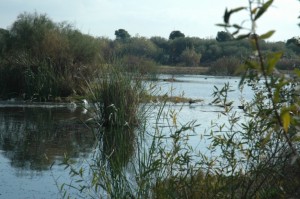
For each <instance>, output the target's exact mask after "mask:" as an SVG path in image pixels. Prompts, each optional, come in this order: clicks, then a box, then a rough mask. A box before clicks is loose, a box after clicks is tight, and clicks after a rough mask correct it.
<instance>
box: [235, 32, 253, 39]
mask: <svg viewBox="0 0 300 199" xmlns="http://www.w3.org/2000/svg"><path fill="white" fill-rule="evenodd" d="M249 36H250V33H249V34H243V35H239V36H237V38H236V39H237V40H242V39H245V38H248V37H249Z"/></svg>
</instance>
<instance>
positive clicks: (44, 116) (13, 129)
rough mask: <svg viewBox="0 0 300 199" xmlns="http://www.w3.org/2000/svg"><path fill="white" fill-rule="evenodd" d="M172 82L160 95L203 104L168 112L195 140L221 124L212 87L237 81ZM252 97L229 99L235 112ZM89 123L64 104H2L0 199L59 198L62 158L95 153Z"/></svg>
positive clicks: (242, 94) (236, 94)
mask: <svg viewBox="0 0 300 199" xmlns="http://www.w3.org/2000/svg"><path fill="white" fill-rule="evenodd" d="M174 77H175V78H176V79H177V80H180V82H165V81H160V82H158V88H159V90H160V91H159V92H160V94H165V93H168V95H174V96H178V95H182V94H183V95H184V96H185V97H189V98H194V99H203V102H201V103H198V104H195V105H193V106H190V105H188V104H186V105H176V106H172V109H174V110H177V111H179V110H180V113H179V114H178V121H179V122H181V123H186V122H189V121H191V120H197V123H199V124H200V127H199V128H198V129H197V132H198V136H200V135H201V134H202V133H203V132H204V131H205V129H206V128H207V127H209V125H210V123H211V122H212V121H216V120H220V118H218V116H217V115H218V112H219V111H220V110H221V109H220V108H219V107H215V106H212V105H211V104H210V102H211V101H212V96H211V94H212V91H213V87H214V85H215V86H217V87H219V88H221V87H222V86H223V85H224V83H226V82H229V83H230V84H231V85H232V89H237V88H238V82H239V78H233V77H230V78H229V77H223V78H218V77H210V76H191V75H189V76H186V75H181V76H180V75H178V76H174ZM161 78H169V76H162V77H161ZM251 96H252V92H251V91H250V89H249V88H245V89H244V90H243V92H240V91H239V90H238V89H237V90H236V91H235V92H233V93H230V95H229V97H230V99H231V100H234V101H235V103H234V105H235V106H238V105H240V103H239V100H238V99H239V98H241V97H244V98H245V99H246V100H249V99H251ZM154 112H155V110H154ZM154 115H155V113H154ZM88 118H89V116H88V114H87V113H86V112H85V111H84V110H83V109H81V108H76V109H74V108H72V107H68V106H67V105H65V104H62V105H57V104H56V105H53V104H47V105H45V104H30V105H28V104H19V105H16V104H15V103H0V178H1V181H0V198H1V199H2V198H3V199H4V198H5V199H9V198H12V199H14V198H61V195H60V194H59V193H58V192H59V191H58V190H59V189H58V187H57V184H56V183H58V186H60V185H61V184H62V183H64V182H69V180H70V179H69V175H68V171H66V170H64V167H63V166H60V165H59V163H61V162H62V160H63V157H64V154H67V155H68V156H69V157H71V158H72V159H73V160H74V162H75V163H76V164H78V165H80V164H81V163H82V162H83V161H84V160H85V159H87V158H88V157H89V156H90V155H91V153H92V150H93V148H94V145H95V139H94V136H93V134H92V132H91V131H90V129H88V128H87V127H86V126H85V125H84V124H83V121H85V120H86V119H88ZM221 122H222V121H221ZM190 142H191V145H193V146H194V147H199V145H201V146H200V147H202V148H203V149H204V148H205V146H206V145H208V143H205V140H204V141H202V142H201V144H199V138H198V137H197V136H196V137H193V138H192V139H191V141H190Z"/></svg>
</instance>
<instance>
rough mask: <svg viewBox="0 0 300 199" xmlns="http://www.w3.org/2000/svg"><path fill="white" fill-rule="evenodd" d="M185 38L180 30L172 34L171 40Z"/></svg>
mask: <svg viewBox="0 0 300 199" xmlns="http://www.w3.org/2000/svg"><path fill="white" fill-rule="evenodd" d="M180 37H185V35H184V34H183V33H182V32H180V31H179V30H174V31H172V32H171V33H170V36H169V39H170V40H174V39H176V38H180Z"/></svg>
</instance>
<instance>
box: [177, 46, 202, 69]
mask: <svg viewBox="0 0 300 199" xmlns="http://www.w3.org/2000/svg"><path fill="white" fill-rule="evenodd" d="M200 59H201V54H198V53H196V52H195V49H193V48H192V49H190V48H186V49H185V50H184V51H183V52H182V53H181V55H180V62H182V63H184V65H185V66H198V65H199V63H200Z"/></svg>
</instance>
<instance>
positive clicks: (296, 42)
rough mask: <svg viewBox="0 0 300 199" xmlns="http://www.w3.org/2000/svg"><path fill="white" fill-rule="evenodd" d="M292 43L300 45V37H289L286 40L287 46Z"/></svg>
mask: <svg viewBox="0 0 300 199" xmlns="http://www.w3.org/2000/svg"><path fill="white" fill-rule="evenodd" d="M290 44H294V45H300V41H299V38H296V37H293V38H291V39H288V40H287V41H286V46H288V45H290Z"/></svg>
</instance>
